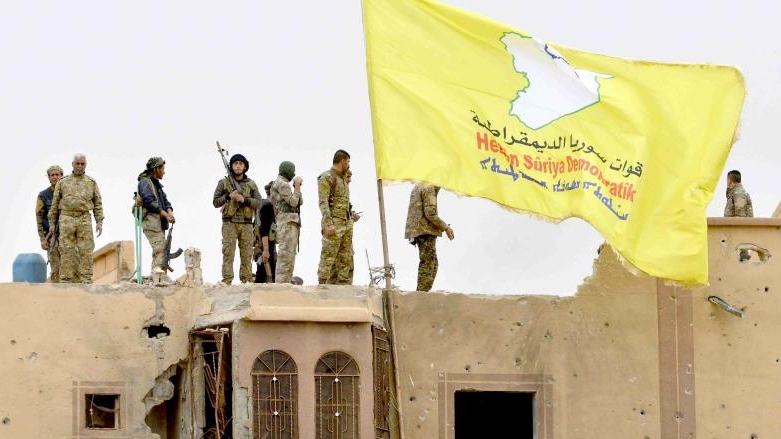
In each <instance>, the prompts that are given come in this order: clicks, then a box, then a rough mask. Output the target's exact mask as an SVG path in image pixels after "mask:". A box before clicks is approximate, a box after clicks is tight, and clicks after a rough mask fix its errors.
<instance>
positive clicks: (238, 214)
mask: <svg viewBox="0 0 781 439" xmlns="http://www.w3.org/2000/svg"><path fill="white" fill-rule="evenodd" d="M229 166H230V168H231V172H232V173H233V179H234V180H235V181H236V184H238V190H235V189H234V188H233V183H232V182H231V181H230V179H229V178H228V176H225V177H223V178H222V179H220V181H219V182H217V188H216V189H214V198H213V200H212V204H213V205H214V207H218V208H221V212H222V282H223V283H225V284H226V285H229V284H230V283H231V282H233V260H234V258H235V256H236V245H237V243H238V247H239V259H240V261H241V265H240V268H239V279H240V280H241V282H242V283H249V282H252V281H253V276H252V243H253V241H254V239H253V226H252V219H253V218H254V216H255V211H256V210H257V209H258V208H259V207H260V200H261V196H260V191H258V186H257V185H256V184H255V182H254V181H252V180H251V179H250V178H249V177H247V174H246V172H247V171H248V170H249V161H248V160H247V159H246V158H245V157H244V156H243V155H241V154H234V155H233V156H231V158H230V161H229Z"/></svg>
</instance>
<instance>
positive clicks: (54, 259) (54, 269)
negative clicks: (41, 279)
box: [49, 239, 60, 283]
mask: <svg viewBox="0 0 781 439" xmlns="http://www.w3.org/2000/svg"><path fill="white" fill-rule="evenodd" d="M49 267H50V268H51V273H50V274H49V282H51V283H57V282H59V281H60V242H59V241H58V240H56V239H55V240H54V245H53V246H52V248H50V249H49Z"/></svg>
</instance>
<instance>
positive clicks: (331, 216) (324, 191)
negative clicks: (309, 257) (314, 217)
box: [317, 149, 352, 284]
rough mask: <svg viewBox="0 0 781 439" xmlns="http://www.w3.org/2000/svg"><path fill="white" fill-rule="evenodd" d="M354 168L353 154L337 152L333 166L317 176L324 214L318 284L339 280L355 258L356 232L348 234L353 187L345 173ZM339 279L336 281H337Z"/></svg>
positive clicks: (319, 197) (321, 207)
mask: <svg viewBox="0 0 781 439" xmlns="http://www.w3.org/2000/svg"><path fill="white" fill-rule="evenodd" d="M349 169H350V154H348V153H347V152H346V151H344V150H342V149H340V150H338V151H336V153H335V154H334V158H333V165H332V166H331V169H329V170H327V171H325V172H323V173H322V174H320V176H319V177H317V195H318V201H319V206H320V213H322V215H323V219H322V222H321V230H320V232H321V234H322V235H323V239H322V247H321V250H320V265H319V266H318V268H317V283H319V284H326V283H338V281H339V279H338V278H337V273H338V272H339V271H340V270H342V269H344V270H349V268H348V267H344V265H345V264H347V263H349V260H350V259H351V258H350V257H349V256H348V254H347V253H348V252H349V253H350V254H351V253H352V240H351V239H350V241H349V242H347V241H348V238H351V236H352V234H350V235H349V236H347V235H348V233H347V232H348V228H349V224H348V222H349V221H350V216H351V213H350V188H349V187H348V186H347V182H345V177H344V175H345V173H346V172H347V171H348V170H349ZM334 280H335V281H334Z"/></svg>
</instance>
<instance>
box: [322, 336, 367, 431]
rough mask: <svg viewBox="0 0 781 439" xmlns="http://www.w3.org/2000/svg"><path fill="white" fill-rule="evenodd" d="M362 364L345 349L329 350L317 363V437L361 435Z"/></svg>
mask: <svg viewBox="0 0 781 439" xmlns="http://www.w3.org/2000/svg"><path fill="white" fill-rule="evenodd" d="M360 394H361V381H360V372H359V370H358V364H357V363H356V362H355V360H353V358H352V357H351V356H349V355H347V354H345V353H344V352H337V351H334V352H329V353H327V354H325V355H323V356H322V357H320V359H319V360H318V361H317V365H316V366H315V423H316V425H315V437H316V438H317V439H357V438H359V437H360V418H359V413H360V412H359V410H358V409H359V398H360Z"/></svg>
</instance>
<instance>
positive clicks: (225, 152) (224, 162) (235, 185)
mask: <svg viewBox="0 0 781 439" xmlns="http://www.w3.org/2000/svg"><path fill="white" fill-rule="evenodd" d="M217 152H218V153H219V154H220V158H221V159H222V165H223V166H225V172H227V173H228V180H230V182H231V186H233V190H234V191H237V192H241V190H240V189H239V183H238V182H237V181H236V179H235V178H233V169H231V166H230V164H229V163H228V158H229V157H228V150H226V149H223V147H221V146H220V141H219V140H218V141H217ZM231 201H233V200H231V199H230V197H228V201H226V202H225V205H224V206H223V207H222V208H223V209H230V207H229V206H231V205H233V206H234V208H235V207H236V203H232V202H231ZM225 212H226V213H227V214H228V216H233V215H234V214H235V213H236V212H235V211H230V210H226V211H225Z"/></svg>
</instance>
